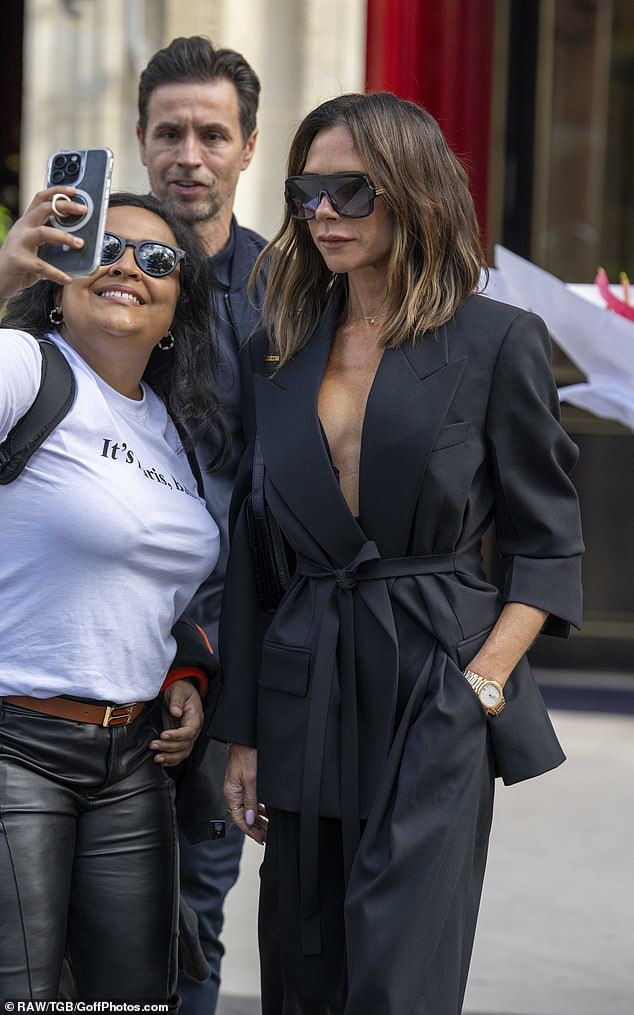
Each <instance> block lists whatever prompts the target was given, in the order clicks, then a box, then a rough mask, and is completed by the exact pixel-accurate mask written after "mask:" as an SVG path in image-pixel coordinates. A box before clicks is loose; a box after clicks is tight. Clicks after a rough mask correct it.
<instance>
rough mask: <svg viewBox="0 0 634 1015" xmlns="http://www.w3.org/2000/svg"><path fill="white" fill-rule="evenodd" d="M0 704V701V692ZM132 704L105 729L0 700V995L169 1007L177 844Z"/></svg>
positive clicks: (146, 727)
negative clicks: (70, 980) (64, 983)
mask: <svg viewBox="0 0 634 1015" xmlns="http://www.w3.org/2000/svg"><path fill="white" fill-rule="evenodd" d="M0 702H1V699H0ZM155 735H156V734H155V731H154V729H153V728H152V726H151V725H150V723H149V720H148V719H147V717H146V715H145V713H142V714H141V716H139V717H138V718H137V719H136V720H135V721H134V722H133V723H131V724H130V725H129V726H121V727H117V728H112V729H106V728H103V727H101V726H94V725H91V724H88V723H79V722H70V721H67V720H64V719H56V718H53V717H49V716H45V715H40V714H38V713H35V712H30V711H26V710H24V709H20V708H17V707H14V706H12V705H8V704H1V705H0V999H2V1000H4V999H9V998H25V999H26V998H28V999H55V998H57V997H58V991H59V981H60V975H61V970H62V963H63V959H64V953H65V952H66V954H67V957H68V958H69V960H70V962H71V964H72V972H73V977H74V981H75V984H76V987H77V996H78V998H79V999H81V1000H104V999H113V1000H117V999H118V1000H141V999H143V1000H155V1001H168V1002H170V1003H171V1004H172V1005H173V1006H174V1008H175V1009H177V1007H178V1001H177V998H176V996H175V984H176V928H177V916H178V882H177V866H178V855H177V839H176V826H175V817H174V807H173V802H172V794H171V789H170V780H169V778H168V776H167V774H166V773H165V771H164V770H163V769H162V768H161V767H160V766H159V765H157V764H156V763H155V762H154V760H153V755H152V753H151V752H150V751H149V750H148V743H149V741H150V740H151V739H152V738H153V737H154V736H155Z"/></svg>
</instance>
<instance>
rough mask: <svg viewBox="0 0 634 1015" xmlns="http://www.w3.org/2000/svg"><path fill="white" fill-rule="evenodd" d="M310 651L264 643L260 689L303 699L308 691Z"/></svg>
mask: <svg viewBox="0 0 634 1015" xmlns="http://www.w3.org/2000/svg"><path fill="white" fill-rule="evenodd" d="M309 672H310V649H307V648H299V647H295V646H291V645H275V644H273V642H270V641H269V642H267V641H265V642H264V645H263V647H262V663H261V667H260V679H259V684H260V687H266V688H268V689H269V690H272V691H284V692H285V693H286V694H295V695H298V696H300V697H303V696H304V695H305V694H306V692H307V690H308V674H309Z"/></svg>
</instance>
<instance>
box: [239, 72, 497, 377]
mask: <svg viewBox="0 0 634 1015" xmlns="http://www.w3.org/2000/svg"><path fill="white" fill-rule="evenodd" d="M342 124H343V125H344V126H345V127H347V128H348V130H349V131H350V133H351V134H352V138H353V140H354V143H355V146H356V148H357V151H358V152H359V155H360V156H361V159H362V160H363V163H364V164H365V168H366V171H367V173H368V176H369V177H370V179H371V181H372V183H373V184H374V186H375V187H377V188H381V189H382V190H383V192H384V193H383V194H382V196H381V197H380V199H379V200H381V201H384V202H385V204H386V206H387V208H388V209H389V211H390V212H391V215H392V219H393V223H394V242H393V245H392V251H391V255H390V260H389V264H388V269H387V300H386V308H387V311H388V314H387V319H386V322H385V325H384V327H383V328H382V329H381V342H382V344H383V345H384V346H397V345H400V344H401V343H402V342H405V341H407V340H412V339H414V340H415V339H417V338H419V337H421V336H422V335H423V334H424V333H425V332H429V331H434V330H435V329H437V328H439V327H440V326H441V325H442V324H445V323H446V322H447V321H448V320H449V319H450V318H451V317H452V316H453V315H454V314H455V312H456V310H457V309H458V307H459V306H460V305H461V304H462V303H464V301H465V300H466V299H467V298H468V297H469V296H470V295H471V294H472V293H473V292H475V291H476V289H477V286H478V281H479V278H480V271H481V269H482V267H483V265H484V257H483V254H482V248H481V246H480V237H479V230H478V223H477V219H476V215H475V209H474V206H473V200H472V198H471V195H470V193H469V188H468V181H467V175H466V173H465V171H464V169H463V167H462V166H461V164H460V162H459V161H458V159H457V158H456V156H455V155H454V154H453V152H452V151H451V150H450V148H449V146H448V145H447V142H446V140H445V138H444V136H443V134H442V132H441V130H440V127H439V126H438V124H437V123H436V121H435V120H434V118H433V116H431V115H430V114H429V113H428V112H427V111H426V110H424V109H422V108H421V107H420V106H417V105H415V104H414V103H413V102H408V101H406V100H405V99H400V98H397V96H396V95H392V93H391V92H376V93H374V94H371V95H361V94H356V93H352V94H349V95H339V96H337V97H336V98H334V99H329V100H328V101H327V102H323V103H322V104H321V105H320V106H318V107H317V108H316V109H314V110H312V112H310V113H308V115H307V116H306V117H305V118H304V119H303V120H302V122H301V123H300V125H299V127H298V128H297V130H296V132H295V136H294V138H293V141H292V143H291V147H290V152H289V156H288V175H289V176H296V175H297V174H299V173H302V172H303V170H304V166H305V164H306V158H307V156H308V151H309V149H310V146H311V144H312V142H313V140H314V138H315V136H316V135H317V134H318V133H319V131H321V130H329V129H331V128H332V127H337V126H339V125H342ZM264 265H266V266H268V267H269V274H268V282H267V288H266V296H265V300H264V307H263V315H264V321H265V324H266V325H267V328H268V329H269V333H272V334H274V335H275V338H276V342H277V346H278V350H279V352H280V356H281V362H284V361H285V360H286V359H288V358H289V357H291V356H293V355H294V353H295V352H297V350H298V349H299V348H301V346H302V345H303V344H304V343H305V342H306V341H307V339H308V338H309V336H310V334H311V333H312V331H313V329H314V328H315V325H316V323H317V321H318V319H319V317H320V316H321V314H322V313H323V310H324V308H325V306H326V304H327V303H328V302H329V301H330V300H331V299H333V298H334V297H336V296H337V295H339V296H340V297H341V298H342V299H344V300H345V297H346V296H347V276H345V275H334V276H333V274H332V273H331V272H330V271H329V269H328V268H327V266H326V264H325V262H324V260H323V258H322V256H321V254H320V253H319V251H318V250H317V248H316V246H315V244H314V243H313V241H312V239H311V236H310V232H309V230H308V227H307V225H306V223H305V222H300V221H297V220H296V219H293V218H291V217H290V215H289V213H288V210H286V213H285V215H284V220H283V222H282V226H281V228H280V230H279V232H278V233H277V235H276V236H274V237H273V239H272V240H271V242H270V243H269V244H268V245H267V246H266V247H265V248H264V250H263V251H262V252H261V253H260V256H259V258H258V260H257V261H256V263H255V266H254V268H253V272H252V279H255V277H256V276H257V274H258V272H259V271H260V270H261V269H262V268H263V266H264Z"/></svg>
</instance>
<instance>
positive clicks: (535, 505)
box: [214, 296, 583, 817]
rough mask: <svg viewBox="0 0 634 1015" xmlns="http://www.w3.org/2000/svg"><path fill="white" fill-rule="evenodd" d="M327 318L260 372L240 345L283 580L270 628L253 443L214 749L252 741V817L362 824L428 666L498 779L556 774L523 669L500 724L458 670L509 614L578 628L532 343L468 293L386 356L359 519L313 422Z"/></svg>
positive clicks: (236, 539)
mask: <svg viewBox="0 0 634 1015" xmlns="http://www.w3.org/2000/svg"><path fill="white" fill-rule="evenodd" d="M338 312H339V310H338V307H336V306H332V307H331V308H330V310H329V311H327V312H326V313H325V314H324V316H323V317H322V320H321V322H320V324H319V326H318V328H317V329H316V331H315V333H314V334H313V335H312V337H311V338H310V340H309V341H308V343H307V344H306V346H305V347H304V348H303V349H302V350H301V351H300V352H298V353H297V354H296V355H295V356H294V357H293V359H292V360H290V361H289V362H288V363H286V364H285V365H284V366H283V367H282V368H281V369H279V370H278V371H277V372H276V373H275V374H274V375H273V376H270V377H266V376H264V368H263V357H264V354H265V353H266V351H267V342H266V337H265V336H264V334H263V333H262V332H260V333H258V334H257V335H256V336H255V338H254V340H253V341H252V343H251V346H250V355H251V357H252V362H253V368H254V372H255V374H256V376H255V377H254V389H255V390H254V400H255V414H256V419H257V429H258V434H259V438H260V441H261V445H262V450H263V455H264V460H265V466H266V481H265V490H266V496H267V501H268V503H269V505H270V508H271V510H272V512H273V514H274V515H275V518H276V519H277V521H278V522H279V525H280V526H281V528H282V530H283V532H284V534H285V536H286V538H287V540H288V542H289V544H290V545H291V547H292V548H293V550H294V553H295V555H296V557H297V567H296V570H295V573H294V576H293V579H292V583H291V586H290V588H289V590H288V592H287V593H286V595H285V597H284V599H283V600H282V603H281V604H280V606H279V608H278V609H277V611H276V612H275V614H274V615H273V616H272V617H271V616H268V615H266V614H264V613H262V611H261V610H260V609H259V608H258V604H257V598H256V594H255V585H254V580H253V568H252V561H251V555H250V546H249V538H248V532H247V526H246V522H245V502H246V499H247V497H248V494H249V488H250V476H251V462H252V448H253V441H252V440H251V442H250V444H249V445H248V447H247V451H246V453H245V457H244V459H243V461H242V464H241V467H240V470H239V472H238V477H237V481H236V487H235V493H234V500H233V506H232V515H233V521H234V528H233V535H232V542H231V555H230V562H229V569H228V577H227V583H226V588H225V598H224V605H223V616H222V625H221V651H222V658H223V668H224V686H223V691H222V694H221V700H220V705H219V708H218V711H217V714H216V718H215V722H214V735H215V736H218V737H219V739H224V740H227V741H233V742H237V743H241V744H246V745H252V746H257V748H258V798H259V800H261V801H263V802H264V803H265V804H267V805H268V806H271V807H277V808H281V809H284V810H288V811H295V812H302V813H307V812H311V813H317V812H318V813H319V814H321V815H325V816H339V815H340V814H341V812H342V810H343V809H346V808H347V807H348V804H349V803H350V805H351V806H352V807H353V808H356V812H357V813H358V814H360V816H362V817H367V816H368V814H369V812H370V808H371V806H372V801H373V799H374V798H375V795H376V793H377V790H378V788H379V786H380V784H381V779H382V778H383V777H384V773H385V772H386V771H387V769H386V761H387V757H388V753H389V751H390V747H391V745H392V743H393V740H394V736H395V731H396V730H397V728H398V726H399V723H400V722H401V719H402V718H403V716H405V715H406V713H407V715H408V720H407V721H408V722H411V721H412V715H411V714H410V713H411V710H412V708H414V707H418V706H413V705H412V704H411V700H412V699H411V692H412V689H413V688H415V687H417V688H419V690H420V687H421V680H423V681H427V682H428V686H429V687H432V686H434V681H433V674H434V672H438V671H439V669H440V668H442V670H443V672H444V674H445V677H444V678H443V679H445V678H448V679H450V680H451V681H452V682H453V683H452V686H453V688H454V693H455V694H457V695H458V696H464V702H463V703H462V704H461V707H463V708H464V709H474V714H473V717H472V718H473V722H474V723H480V722H481V723H483V724H486V725H487V726H488V736H489V738H490V745H491V749H492V751H493V755H494V763H495V769H496V772H497V774H499V775H501V776H502V778H503V779H504V781H505V783H507V784H509V783H514V782H517V781H520V780H522V779H526V778H529V777H531V776H535V775H537V774H539V773H541V772H545V771H547V770H548V769H551V768H554V767H555V766H556V765H558V764H560V763H561V761H563V760H564V755H563V752H562V750H561V747H560V745H559V743H558V741H557V738H556V736H555V733H554V730H553V728H552V726H551V723H550V720H549V718H548V715H547V712H546V709H545V707H544V703H543V701H542V697H541V694H540V692H539V690H538V688H537V685H536V683H535V680H534V678H533V676H532V673H531V671H530V667H529V666H528V663H527V661H526V659H523V660H522V661H521V662H520V663H519V665H518V666H517V667H516V669H515V670H514V672H513V673H512V675H511V677H510V679H509V681H508V684H507V687H506V699H507V706H506V709H505V710H504V712H503V713H502V714H501V715H499V716H497V717H487V716H486V715H485V713H484V711H483V709H482V708H481V706H480V704H479V703H478V702H477V699H476V698H475V695H474V694H473V691H472V690H471V688H470V687H469V686H468V684H467V682H466V681H465V679H464V676H463V675H462V673H461V670H462V669H463V668H464V667H465V665H466V664H467V663H468V662H469V661H470V660H471V659H472V658H473V656H474V654H475V653H476V651H477V650H478V648H479V646H480V645H481V644H482V643H483V642H484V640H485V639H486V637H487V635H488V633H489V631H490V630H491V627H492V626H493V624H494V623H495V621H496V619H497V617H498V615H499V613H500V610H501V608H502V606H503V604H504V603H505V602H509V601H515V602H520V603H527V604H530V605H531V606H535V607H538V608H540V609H542V610H545V611H547V612H548V614H549V615H550V616H549V620H548V621H547V625H546V628H545V631H546V632H548V633H554V634H560V635H564V636H565V635H566V634H567V633H568V630H569V626H570V625H571V624H572V625H574V626H575V627H579V626H580V624H581V582H580V570H581V569H580V562H581V554H582V551H583V544H582V539H581V528H580V518H579V507H578V501H577V496H576V493H575V490H574V487H573V485H572V483H571V480H570V478H569V473H570V470H571V469H572V467H573V465H574V464H575V461H576V459H577V448H576V446H575V445H574V443H573V442H572V441H571V440H570V438H569V437H568V436H567V434H566V433H565V431H564V430H563V429H562V427H561V425H560V423H559V400H558V396H557V391H556V387H555V384H554V381H553V377H552V372H551V368H550V353H551V349H550V340H549V335H548V332H547V329H546V326H545V325H544V323H543V321H542V320H541V319H540V318H538V317H536V316H534V315H533V314H529V313H526V312H524V311H523V310H519V309H517V308H515V307H511V306H507V305H505V304H502V303H498V302H495V301H493V300H489V299H488V298H486V297H483V296H472V297H471V298H469V299H468V300H467V301H466V302H465V304H464V305H463V306H462V307H461V308H460V309H459V311H458V312H457V313H456V315H455V316H454V318H453V319H452V320H451V321H449V323H448V324H446V325H445V326H443V327H441V328H440V329H439V330H438V332H437V333H433V334H431V333H430V334H427V335H425V336H423V337H422V338H421V339H419V340H418V341H417V342H416V343H415V344H413V343H412V342H405V343H404V344H403V345H401V346H400V347H399V348H398V349H387V350H386V351H385V352H384V354H383V357H382V359H381V362H380V365H379V368H378V370H377V373H376V377H375V379H374V383H373V385H372V388H371V391H370V394H369V397H368V402H367V408H366V414H365V420H364V425H363V435H362V444H361V456H360V476H359V518H358V519H355V518H354V517H353V515H352V513H351V512H350V510H349V508H348V505H347V503H346V501H345V499H344V497H343V495H342V493H341V490H340V488H339V485H338V482H337V476H336V472H335V470H334V469H333V466H332V462H331V459H330V455H329V450H328V445H327V441H326V439H325V435H324V433H323V430H322V428H321V426H320V422H319V418H318V415H317V395H318V391H319V386H320V383H321V379H322V376H323V373H324V369H325V366H326V363H327V359H328V353H329V349H330V344H331V341H332V337H333V334H334V331H335V327H336V322H337V317H338ZM492 523H494V535H495V543H496V546H497V550H498V551H499V553H500V554H501V555H502V557H503V558H505V559H506V561H507V563H508V567H507V570H506V582H505V586H504V589H503V590H502V591H501V592H500V591H498V589H497V588H496V587H495V586H494V585H493V584H491V582H490V581H488V580H487V578H486V577H485V574H484V569H483V562H482V553H481V541H482V537H483V535H484V534H485V532H487V530H488V529H489V528H490V526H491V524H492ZM456 682H458V683H457V684H456ZM425 686H427V685H425ZM417 693H418V692H417ZM421 693H422V697H420V700H423V698H424V693H425V691H424V688H423V692H421ZM417 700H418V699H417ZM408 709H409V711H408Z"/></svg>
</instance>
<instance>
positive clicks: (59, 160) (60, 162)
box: [53, 155, 66, 169]
mask: <svg viewBox="0 0 634 1015" xmlns="http://www.w3.org/2000/svg"><path fill="white" fill-rule="evenodd" d="M65 165H66V156H65V155H56V156H55V158H54V159H53V168H54V169H63V168H64V166H65Z"/></svg>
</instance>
